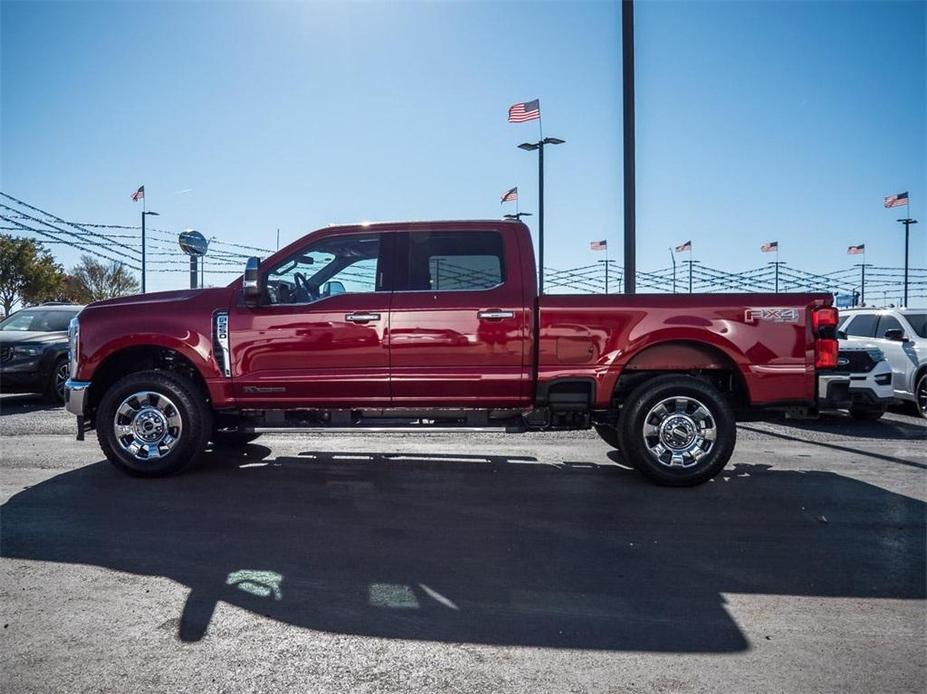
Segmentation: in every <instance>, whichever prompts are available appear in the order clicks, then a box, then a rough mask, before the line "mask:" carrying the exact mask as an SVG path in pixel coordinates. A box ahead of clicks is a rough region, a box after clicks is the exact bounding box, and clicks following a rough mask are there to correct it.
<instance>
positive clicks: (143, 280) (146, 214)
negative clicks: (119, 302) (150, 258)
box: [142, 210, 161, 294]
mask: <svg viewBox="0 0 927 694" xmlns="http://www.w3.org/2000/svg"><path fill="white" fill-rule="evenodd" d="M148 215H151V216H152V217H160V216H161V215H159V214H158V213H157V212H149V211H147V210H142V294H144V293H145V217H147V216H148Z"/></svg>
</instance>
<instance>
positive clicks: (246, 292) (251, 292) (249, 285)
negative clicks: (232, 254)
mask: <svg viewBox="0 0 927 694" xmlns="http://www.w3.org/2000/svg"><path fill="white" fill-rule="evenodd" d="M260 269H261V261H260V259H258V258H248V261H247V262H246V263H245V274H244V275H243V276H242V279H241V294H242V297H244V300H245V304H246V305H248V306H257V305H258V304H259V303H261V294H262V293H263V292H262V291H261V273H260Z"/></svg>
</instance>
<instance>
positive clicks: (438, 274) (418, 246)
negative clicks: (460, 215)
mask: <svg viewBox="0 0 927 694" xmlns="http://www.w3.org/2000/svg"><path fill="white" fill-rule="evenodd" d="M504 280H505V264H504V261H503V246H502V237H501V236H500V235H499V234H498V233H497V232H494V231H473V232H426V231H422V232H412V233H410V234H409V282H408V287H407V288H408V289H411V290H430V291H468V290H469V291H479V290H484V289H491V288H492V287H495V286H498V285H500V284H502V282H503V281H504Z"/></svg>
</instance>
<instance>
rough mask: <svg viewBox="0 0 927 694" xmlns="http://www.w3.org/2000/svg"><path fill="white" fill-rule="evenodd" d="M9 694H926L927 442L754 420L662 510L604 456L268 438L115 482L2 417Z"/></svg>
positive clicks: (487, 441) (495, 439) (924, 437)
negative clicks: (712, 473) (161, 472)
mask: <svg viewBox="0 0 927 694" xmlns="http://www.w3.org/2000/svg"><path fill="white" fill-rule="evenodd" d="M0 458H2V462H0V471H2V476H0V496H2V499H0V500H2V503H3V505H2V510H0V514H2V515H0V554H2V560H0V611H2V615H0V621H2V624H3V628H2V630H0V689H2V691H3V692H24V691H30V692H32V691H43V692H67V691H94V692H96V691H105V692H112V691H129V690H131V691H197V692H223V691H229V692H231V691H241V690H244V689H254V690H260V691H279V690H285V689H291V690H299V691H307V692H309V691H312V692H438V691H453V692H498V691H513V692H532V693H536V692H558V693H559V692H601V691H607V692H651V691H657V692H719V691H728V692H738V693H739V692H746V691H768V692H783V691H795V692H874V691H879V692H923V691H925V688H927V637H925V624H927V604H925V585H927V581H925V508H927V507H925V501H927V427H925V426H924V424H923V423H922V421H921V420H918V419H916V418H915V417H913V416H909V415H907V414H904V413H901V412H893V413H890V414H889V415H887V416H886V417H885V418H884V419H883V420H882V421H879V422H876V423H857V422H853V421H850V420H849V419H847V418H846V417H842V416H839V415H831V416H827V417H824V418H823V419H821V420H818V421H814V422H786V421H784V420H780V419H771V420H764V421H757V422H749V423H745V424H742V425H741V427H740V439H739V443H738V448H737V450H736V452H735V454H734V459H733V460H732V463H731V464H730V466H729V468H728V470H727V471H726V474H724V475H723V476H722V477H720V478H718V479H717V480H715V481H713V482H711V483H709V484H706V485H703V486H702V487H699V488H695V489H682V490H676V489H663V488H658V487H654V486H651V485H649V484H647V483H646V482H645V481H643V479H642V478H640V477H639V476H638V475H637V474H636V473H634V472H632V471H629V470H627V469H625V468H624V467H622V466H621V465H620V459H619V458H617V457H616V456H615V455H614V454H611V455H610V452H609V450H608V449H607V448H606V446H605V444H603V443H602V442H600V441H599V439H598V438H596V437H595V436H594V435H593V434H590V433H585V432H582V433H570V434H532V435H523V436H508V437H507V436H502V435H489V434H485V435H477V436H473V435H467V436H462V435H439V434H434V435H415V436H409V435H365V436H362V437H355V438H348V437H343V436H337V435H323V436H314V437H310V436H297V435H288V436H265V437H262V438H261V439H259V440H258V441H257V442H255V443H254V444H251V445H249V446H247V447H246V448H244V449H242V450H241V451H238V452H211V453H209V454H207V456H206V460H205V461H204V463H203V464H202V465H201V466H200V467H198V468H197V469H195V470H194V471H192V472H190V473H188V474H186V475H183V476H180V477H176V478H170V479H163V480H153V481H144V480H137V479H132V478H129V477H126V476H123V475H122V474H120V473H118V472H116V471H115V470H114V469H112V468H111V466H110V465H109V464H108V463H107V462H105V461H104V460H103V459H102V456H101V454H100V450H99V448H98V446H97V444H96V441H95V440H94V437H93V436H92V435H91V436H89V437H88V440H87V441H85V442H83V443H79V442H77V441H75V440H74V436H73V424H72V420H71V418H69V417H68V416H66V415H65V413H64V412H62V411H61V410H60V409H53V408H48V407H46V406H45V405H43V404H42V403H41V401H39V400H37V399H35V398H32V397H29V396H4V397H0Z"/></svg>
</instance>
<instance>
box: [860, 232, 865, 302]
mask: <svg viewBox="0 0 927 694" xmlns="http://www.w3.org/2000/svg"><path fill="white" fill-rule="evenodd" d="M862 275H863V276H862V281H861V282H860V283H859V304H860V306H865V305H866V247H865V246H863V273H862Z"/></svg>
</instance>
